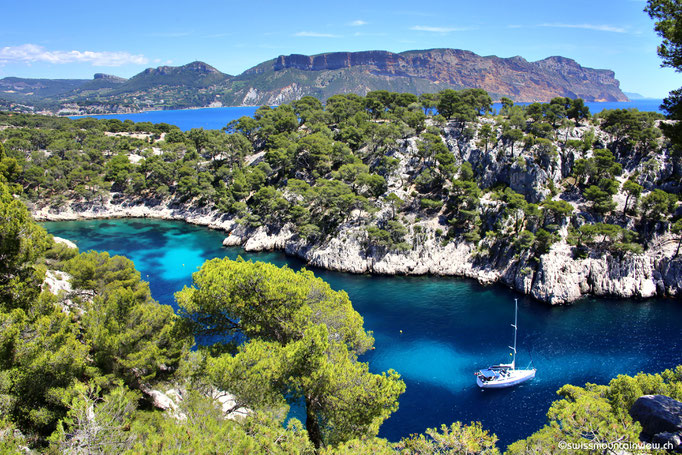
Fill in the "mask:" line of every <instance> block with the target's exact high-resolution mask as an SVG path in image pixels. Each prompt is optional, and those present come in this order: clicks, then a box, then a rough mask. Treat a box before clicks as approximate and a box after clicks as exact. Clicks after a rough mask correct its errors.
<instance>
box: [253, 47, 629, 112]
mask: <svg viewBox="0 0 682 455" xmlns="http://www.w3.org/2000/svg"><path fill="white" fill-rule="evenodd" d="M355 67H362V68H361V69H358V71H360V70H362V71H367V72H369V73H371V74H374V75H378V76H387V77H395V76H398V77H404V78H414V79H422V80H424V81H428V82H430V83H436V84H441V85H442V86H443V87H444V88H445V87H447V86H451V87H465V88H482V89H484V90H486V91H488V92H490V93H498V94H502V95H504V96H509V97H511V98H512V99H514V100H515V101H528V102H533V101H549V100H550V99H552V98H554V97H557V96H565V97H569V98H583V99H585V100H587V101H628V98H627V96H625V94H624V93H623V92H622V91H621V90H620V87H619V82H618V81H617V80H616V79H615V74H614V72H613V71H609V70H598V69H592V68H585V67H582V66H580V65H579V64H578V63H577V62H576V61H575V60H571V59H569V58H565V57H548V58H546V59H544V60H539V61H537V62H529V61H527V60H525V59H524V58H522V57H518V56H517V57H512V58H500V57H496V56H487V57H482V56H480V55H477V54H474V53H473V52H469V51H464V50H460V49H429V50H423V51H408V52H402V53H400V54H394V53H393V52H387V51H364V52H332V53H326V54H318V55H301V54H292V55H280V56H279V57H277V58H276V59H275V60H273V61H272V66H271V71H273V72H278V71H283V70H287V69H297V70H302V71H314V72H323V71H335V70H340V69H347V70H350V69H353V68H355ZM256 68H257V69H255V68H254V69H251V70H247V71H246V72H245V74H251V73H262V72H264V71H267V69H266V68H265V66H264V65H263V64H261V65H258V67H256Z"/></svg>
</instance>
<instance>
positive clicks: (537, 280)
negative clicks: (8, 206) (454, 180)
mask: <svg viewBox="0 0 682 455" xmlns="http://www.w3.org/2000/svg"><path fill="white" fill-rule="evenodd" d="M147 202H148V203H145V201H137V202H135V203H133V202H130V201H126V200H124V199H123V198H122V197H120V195H117V194H114V198H112V199H109V200H107V201H105V202H103V203H100V204H86V205H84V204H71V205H69V206H68V207H67V208H65V209H60V210H56V209H51V208H49V207H45V208H42V209H34V211H33V214H34V217H35V218H36V219H37V220H49V221H60V220H79V219H98V218H146V217H149V218H160V219H167V220H181V221H185V222H188V223H192V224H197V225H202V226H207V227H209V228H212V229H220V230H224V231H226V232H228V235H227V237H226V238H225V240H224V242H223V245H225V246H232V247H234V246H242V247H243V248H244V249H245V250H247V251H266V250H284V251H285V252H286V253H287V254H289V255H292V256H297V257H300V258H302V259H303V260H305V261H307V262H308V263H309V264H310V265H311V266H315V267H320V268H324V269H328V270H336V271H342V272H351V273H375V274H384V275H424V274H431V275H441V276H461V277H468V278H473V279H476V280H478V281H479V282H480V283H482V284H492V283H502V284H505V285H507V286H509V287H512V288H514V289H516V290H518V291H519V292H523V293H525V294H529V295H531V296H533V297H534V298H536V299H537V300H540V301H543V302H547V303H550V304H565V303H570V302H574V301H576V300H578V299H580V298H581V297H583V296H586V295H599V296H613V297H623V298H628V297H635V298H646V297H653V296H666V295H668V296H672V295H679V294H680V287H681V286H682V261H681V260H680V259H679V258H673V257H672V256H673V255H672V253H671V252H670V249H671V243H670V242H666V241H665V239H662V240H661V242H659V244H660V246H658V247H657V246H655V245H654V247H652V248H650V249H649V250H648V251H647V252H646V253H645V254H639V255H626V256H624V257H622V258H617V257H614V256H611V255H609V254H605V255H603V256H599V257H588V258H585V259H574V258H573V256H572V253H571V248H570V246H569V245H567V244H566V243H558V244H556V245H554V246H553V247H552V249H551V251H550V252H549V253H547V254H545V255H543V256H541V257H540V258H539V265H538V266H537V268H536V267H535V264H534V258H532V257H526V256H523V255H521V256H520V257H515V256H514V255H513V253H512V252H510V251H502V252H498V253H497V254H496V255H493V256H491V257H483V258H482V257H480V255H479V254H478V252H477V251H476V249H475V247H474V246H473V245H471V244H469V243H466V242H449V243H447V244H446V245H443V244H442V241H441V240H440V239H439V237H438V236H437V235H436V234H435V226H437V223H436V224H433V223H432V224H433V225H430V224H428V223H422V225H423V226H424V229H425V230H426V232H425V233H424V234H422V235H423V236H424V238H425V240H423V241H421V242H417V244H416V246H414V247H413V248H412V249H411V250H409V251H407V252H385V253H381V252H377V251H370V250H368V249H367V247H366V246H365V241H364V240H365V238H366V233H365V231H364V228H363V227H362V226H360V225H354V224H353V223H348V224H347V225H344V226H342V227H341V228H340V230H339V232H338V233H337V235H336V236H334V237H332V238H330V239H328V240H327V241H325V242H323V243H322V244H309V243H307V242H306V241H304V240H302V239H300V238H299V237H297V236H296V235H295V234H294V232H293V231H292V229H291V227H290V226H287V225H285V226H283V227H281V228H279V229H272V230H268V228H266V227H264V226H262V227H260V228H257V229H248V228H247V227H245V226H244V225H243V224H239V223H237V222H236V220H235V219H233V218H232V217H230V216H227V215H225V214H223V213H220V212H218V211H211V210H207V209H204V208H193V207H188V206H184V205H172V204H170V205H169V204H159V203H152V202H150V201H147ZM387 210H388V209H387Z"/></svg>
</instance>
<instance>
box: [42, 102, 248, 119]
mask: <svg viewBox="0 0 682 455" xmlns="http://www.w3.org/2000/svg"><path fill="white" fill-rule="evenodd" d="M237 107H248V108H259V107H260V105H255V104H254V105H251V104H241V105H239V106H193V107H185V108H180V109H177V108H173V109H142V110H138V111H131V112H125V113H121V112H103V113H99V114H66V115H62V114H59V113H53V115H55V116H57V117H66V118H71V119H74V118H83V117H94V118H97V117H102V116H104V115H135V114H146V113H149V112H167V111H198V110H202V109H225V108H237Z"/></svg>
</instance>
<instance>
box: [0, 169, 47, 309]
mask: <svg viewBox="0 0 682 455" xmlns="http://www.w3.org/2000/svg"><path fill="white" fill-rule="evenodd" d="M50 243H51V240H50V238H49V236H48V235H47V233H46V232H45V230H44V229H43V228H41V227H39V226H38V225H36V224H35V223H33V221H32V219H31V216H30V214H29V213H28V210H27V209H26V206H24V205H23V204H22V203H21V202H20V201H19V200H17V199H15V198H14V197H13V196H12V194H11V193H10V190H9V187H8V186H7V185H5V184H4V183H1V182H0V310H3V311H11V310H12V309H14V308H26V307H27V306H28V305H29V304H30V303H31V302H32V300H33V299H35V298H36V297H37V295H38V294H39V293H40V288H39V285H38V284H39V283H40V282H41V281H42V276H41V274H40V271H39V270H38V269H37V268H36V267H35V263H36V261H37V260H38V258H39V257H40V256H42V255H43V253H44V252H45V250H46V249H47V247H48V246H49V245H50Z"/></svg>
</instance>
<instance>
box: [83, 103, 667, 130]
mask: <svg viewBox="0 0 682 455" xmlns="http://www.w3.org/2000/svg"><path fill="white" fill-rule="evenodd" d="M662 101H663V100H660V99H642V100H634V101H629V102H603V103H596V102H587V103H585V104H586V105H587V106H588V107H589V108H590V112H592V113H593V114H596V113H597V112H601V111H603V110H604V109H629V108H636V109H639V110H640V111H653V112H661V110H660V105H661V102H662ZM518 104H530V103H518ZM500 107H502V105H501V104H500V103H495V104H493V109H495V110H496V111H499V109H500ZM256 109H258V107H256V106H237V107H211V108H203V109H175V110H165V111H147V112H140V113H137V114H106V115H92V116H90V117H94V118H100V119H102V118H104V119H107V118H114V119H119V120H121V121H123V120H132V121H133V122H151V123H169V124H171V125H177V126H178V127H179V128H180V129H181V130H183V131H189V130H190V129H192V128H204V129H217V130H219V129H221V128H223V127H224V126H225V125H227V124H228V123H229V122H230V121H232V120H236V119H238V118H239V117H241V116H244V115H246V116H250V117H251V116H253V113H254V112H256ZM82 117H87V116H83V115H81V116H73V117H72V118H82Z"/></svg>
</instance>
